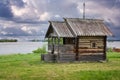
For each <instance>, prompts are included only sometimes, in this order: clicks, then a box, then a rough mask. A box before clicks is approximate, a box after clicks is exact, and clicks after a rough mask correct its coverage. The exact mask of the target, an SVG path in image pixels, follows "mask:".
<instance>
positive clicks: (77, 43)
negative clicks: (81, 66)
mask: <svg viewBox="0 0 120 80" xmlns="http://www.w3.org/2000/svg"><path fill="white" fill-rule="evenodd" d="M78 39H79V38H78V37H76V38H75V42H76V43H75V46H76V61H78V47H79V46H78V45H79V42H78Z"/></svg>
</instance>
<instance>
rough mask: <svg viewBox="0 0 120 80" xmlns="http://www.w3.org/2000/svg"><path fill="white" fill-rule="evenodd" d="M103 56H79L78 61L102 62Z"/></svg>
mask: <svg viewBox="0 0 120 80" xmlns="http://www.w3.org/2000/svg"><path fill="white" fill-rule="evenodd" d="M101 60H103V55H79V59H78V61H101Z"/></svg>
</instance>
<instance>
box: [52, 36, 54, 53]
mask: <svg viewBox="0 0 120 80" xmlns="http://www.w3.org/2000/svg"><path fill="white" fill-rule="evenodd" d="M52 54H54V38H53V37H52Z"/></svg>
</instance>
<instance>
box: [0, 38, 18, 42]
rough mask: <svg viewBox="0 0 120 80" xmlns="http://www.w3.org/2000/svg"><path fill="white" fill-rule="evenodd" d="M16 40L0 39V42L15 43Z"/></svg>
mask: <svg viewBox="0 0 120 80" xmlns="http://www.w3.org/2000/svg"><path fill="white" fill-rule="evenodd" d="M17 41H18V40H17V39H0V42H17Z"/></svg>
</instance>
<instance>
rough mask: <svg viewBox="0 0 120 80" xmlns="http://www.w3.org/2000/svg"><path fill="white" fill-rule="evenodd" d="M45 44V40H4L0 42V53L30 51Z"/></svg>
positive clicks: (23, 52)
mask: <svg viewBox="0 0 120 80" xmlns="http://www.w3.org/2000/svg"><path fill="white" fill-rule="evenodd" d="M43 45H47V43H45V42H5V43H0V55H5V54H18V53H22V54H25V53H31V52H32V51H33V50H36V49H37V48H40V47H42V46H43Z"/></svg>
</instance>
